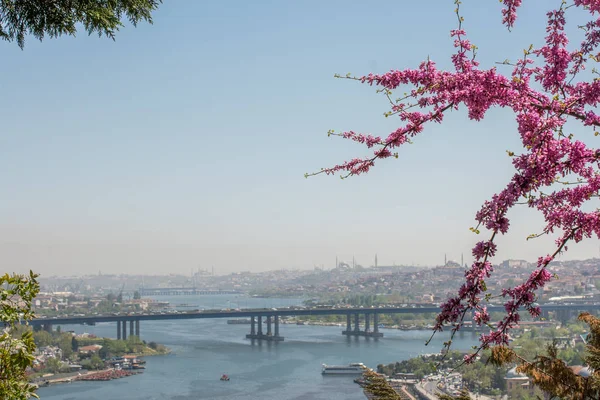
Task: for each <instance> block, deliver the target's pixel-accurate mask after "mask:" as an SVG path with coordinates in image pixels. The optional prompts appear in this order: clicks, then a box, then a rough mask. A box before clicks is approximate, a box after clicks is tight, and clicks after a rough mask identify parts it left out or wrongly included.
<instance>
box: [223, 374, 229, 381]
mask: <svg viewBox="0 0 600 400" xmlns="http://www.w3.org/2000/svg"><path fill="white" fill-rule="evenodd" d="M221 380H222V381H228V380H229V377H228V376H227V375H226V374H223V375H221Z"/></svg>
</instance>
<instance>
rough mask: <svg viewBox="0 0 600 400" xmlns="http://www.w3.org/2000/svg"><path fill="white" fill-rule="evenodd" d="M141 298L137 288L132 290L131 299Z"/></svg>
mask: <svg viewBox="0 0 600 400" xmlns="http://www.w3.org/2000/svg"><path fill="white" fill-rule="evenodd" d="M141 298H142V295H141V294H140V292H138V291H137V290H136V291H135V292H133V299H134V300H139V299H141Z"/></svg>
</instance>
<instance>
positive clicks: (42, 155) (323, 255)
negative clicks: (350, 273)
mask: <svg viewBox="0 0 600 400" xmlns="http://www.w3.org/2000/svg"><path fill="white" fill-rule="evenodd" d="M464 3H465V7H464V17H465V20H466V21H467V22H466V24H465V29H467V30H468V31H469V33H470V35H471V37H473V38H477V41H478V42H477V45H478V46H479V47H480V48H481V49H482V50H481V51H480V53H479V56H478V57H479V59H480V61H481V62H482V65H484V66H490V65H492V64H493V63H494V62H496V61H502V60H504V59H506V58H513V59H514V58H515V57H518V56H519V55H520V54H519V53H515V52H514V49H515V48H522V47H527V46H528V45H529V43H531V41H532V40H534V39H535V40H537V39H538V38H540V37H542V36H543V29H544V25H543V22H544V15H543V13H540V12H534V11H536V10H537V9H538V8H539V7H540V6H541V5H545V4H546V3H545V2H543V1H541V0H538V1H531V2H526V3H525V4H524V6H523V8H522V10H521V15H522V18H523V20H524V21H525V20H526V21H527V23H522V24H519V25H517V26H516V27H515V29H514V30H513V32H512V33H509V32H507V31H506V29H505V28H504V27H503V26H502V25H501V24H500V23H499V21H498V23H497V24H490V23H489V18H480V17H478V16H482V15H486V13H489V14H490V15H491V17H490V18H496V19H498V20H499V18H500V17H499V16H500V11H499V9H500V7H501V4H498V3H497V2H496V4H495V3H494V2H485V4H484V3H483V2H477V1H473V0H471V1H464ZM442 4H443V5H442ZM399 7H400V6H399V3H398V2H397V1H391V0H390V1H378V2H375V3H372V4H370V6H369V7H362V6H361V7H358V6H348V4H347V2H345V1H327V2H319V1H305V2H302V3H301V4H300V3H294V2H270V1H258V2H252V4H250V3H248V4H247V5H242V6H240V3H239V2H235V3H234V2H213V3H210V2H186V6H185V7H181V6H180V5H179V3H177V2H165V4H163V5H162V6H161V7H160V8H159V9H158V11H156V13H155V14H154V25H153V26H149V25H145V24H142V25H140V26H138V27H137V28H135V29H134V28H132V27H130V26H126V27H125V28H124V29H122V30H121V32H120V33H119V35H118V37H117V40H116V41H115V42H112V41H108V40H105V39H99V38H97V37H96V36H92V37H87V36H85V34H83V33H81V34H80V36H79V37H77V38H60V39H56V40H46V41H45V42H44V43H43V44H40V43H39V42H37V41H36V40H35V39H33V38H28V39H27V43H26V48H25V50H24V51H21V50H19V49H18V47H17V46H15V45H14V44H10V43H4V42H3V43H2V44H1V45H2V46H3V51H4V52H5V57H4V59H3V63H2V65H1V66H0V71H1V73H2V74H3V76H5V77H8V79H4V80H3V81H2V91H3V93H4V94H5V95H4V96H2V97H1V98H0V110H2V111H1V114H0V116H1V118H2V124H3V129H2V132H1V133H0V171H1V172H0V185H1V186H2V187H3V188H4V196H3V199H2V201H0V220H1V221H2V222H1V223H0V252H1V253H2V255H3V263H4V265H6V267H7V270H11V271H15V272H24V271H27V270H29V269H33V270H35V271H36V272H40V273H42V274H43V275H54V274H57V275H61V274H63V275H71V274H88V273H97V272H98V271H99V270H100V271H102V272H103V273H132V274H133V273H149V274H159V273H171V272H173V273H175V272H177V273H187V272H189V271H190V269H191V268H198V267H200V268H206V269H210V268H212V267H213V266H214V269H215V273H217V274H222V273H229V272H233V271H240V270H251V271H263V270H270V269H279V268H298V269H307V268H313V266H315V265H318V266H324V267H326V268H331V267H333V266H334V262H335V258H336V256H337V257H339V259H340V260H345V261H346V262H351V260H352V257H353V256H354V257H355V258H356V260H357V262H358V263H360V264H362V265H365V266H368V265H372V263H373V262H374V257H375V254H378V262H379V264H380V265H386V264H387V265H391V264H397V265H400V264H404V265H440V264H442V262H443V260H444V254H447V255H448V258H449V259H454V260H460V258H461V254H464V257H465V262H470V260H471V258H470V253H471V252H470V249H471V247H472V245H473V244H474V243H475V242H476V241H477V240H479V237H478V236H476V235H474V234H473V233H471V232H470V231H469V227H471V226H473V225H474V215H475V212H476V211H477V210H478V209H479V207H480V205H481V204H482V203H483V201H485V200H486V199H488V198H489V197H490V196H492V194H493V193H495V192H497V191H499V190H500V189H501V188H502V187H503V186H504V184H505V183H506V182H507V181H508V180H509V179H510V177H511V176H512V174H513V168H512V165H511V159H510V158H509V157H508V156H507V154H506V153H505V152H504V149H506V150H512V151H515V152H518V151H519V149H520V147H519V146H520V144H519V137H518V134H517V133H516V130H515V123H514V118H513V117H512V116H511V115H510V114H508V113H504V112H502V111H500V110H493V111H491V112H490V113H489V115H488V116H487V118H486V119H485V120H484V121H482V122H478V123H475V122H468V121H467V119H466V118H465V113H464V110H463V111H459V112H455V113H452V114H449V115H448V116H447V119H446V120H445V123H444V124H443V126H428V127H427V129H426V131H425V133H424V134H423V135H422V136H420V137H419V138H417V139H416V140H415V143H414V145H412V146H411V147H410V149H401V150H400V151H399V158H398V160H387V161H384V162H379V163H378V164H377V166H376V168H375V169H373V170H372V172H370V173H369V174H368V175H366V176H360V177H353V178H351V179H346V180H341V179H340V178H339V177H326V176H318V177H313V178H310V179H304V177H303V174H304V173H305V172H313V171H318V170H319V169H320V168H321V167H325V166H331V165H334V164H335V163H338V162H342V161H344V160H348V159H351V158H354V157H355V156H359V155H364V154H367V153H366V151H365V149H364V148H362V147H361V146H358V145H354V144H353V143H350V142H347V141H344V140H342V139H339V138H327V131H328V130H329V129H335V130H336V131H342V130H354V131H357V132H365V133H373V134H377V135H387V133H389V132H390V131H391V130H393V129H395V128H397V127H398V126H399V125H400V121H398V119H397V118H393V117H392V118H388V119H385V118H383V112H385V111H386V110H387V104H386V101H385V99H384V98H383V97H382V96H381V95H377V94H376V93H375V89H374V88H371V87H368V86H366V85H361V84H359V83H356V82H353V81H344V80H339V79H334V78H333V75H334V73H340V74H342V75H345V74H346V73H347V72H352V73H353V74H356V75H363V74H368V73H369V72H377V73H381V72H385V71H387V70H390V69H401V68H405V67H408V66H413V67H416V66H417V65H418V63H419V62H420V61H421V60H424V59H426V58H427V56H428V55H429V54H433V55H435V59H434V61H436V62H437V63H438V66H440V67H448V66H449V63H450V58H449V55H450V54H451V53H452V51H453V48H452V40H451V39H450V37H449V36H448V31H449V30H450V29H453V28H454V27H455V25H456V21H455V20H454V19H452V18H450V17H449V16H452V9H453V7H454V6H453V4H452V2H444V3H440V6H439V7H438V8H437V9H435V8H432V7H431V4H430V3H428V2H411V3H402V5H401V7H400V8H401V9H402V10H404V11H405V12H406V14H407V15H410V17H406V18H403V17H402V13H398V12H393V13H391V12H390V13H388V12H386V10H390V9H394V10H397V9H398V8H399ZM336 21H338V23H336ZM339 21H344V22H343V23H339ZM424 21H427V25H428V27H429V28H428V30H427V31H426V33H425V34H424V35H423V32H424V30H423V29H422V26H423V23H424ZM417 31H418V32H419V35H420V37H419V40H414V41H413V40H412V39H411V38H413V36H412V35H413V32H417ZM439 38H445V40H439ZM40 66H42V67H41V68H40ZM499 68H502V67H499ZM24 82H26V83H24ZM408 150H410V151H408ZM523 207H524V206H523ZM510 216H511V217H512V219H511V224H512V226H513V228H512V229H511V234H510V235H509V236H507V237H506V238H501V239H500V240H499V241H498V243H499V252H498V256H497V258H496V259H495V260H494V261H498V262H500V261H501V260H503V259H506V258H517V259H527V260H529V261H534V260H535V259H536V258H537V257H538V256H540V255H545V254H547V253H548V252H551V251H552V249H553V244H552V243H553V238H552V237H549V238H540V239H536V240H533V241H527V242H526V241H525V238H526V237H527V236H528V235H529V234H531V233H538V232H539V231H541V228H542V219H541V218H540V217H539V216H538V215H537V214H535V213H533V212H531V211H529V210H527V209H526V208H522V209H519V210H518V211H517V212H514V213H512V214H511V215H510ZM532 227H536V228H535V229H537V231H536V230H532V229H533V228H532ZM482 235H485V232H482ZM598 250H599V249H598V245H597V243H596V242H592V241H587V242H584V243H583V244H582V245H571V246H570V250H569V251H568V252H567V253H566V254H565V255H564V256H563V258H562V259H573V258H575V259H584V258H591V257H594V256H597V255H598Z"/></svg>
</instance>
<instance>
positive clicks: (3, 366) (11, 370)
mask: <svg viewBox="0 0 600 400" xmlns="http://www.w3.org/2000/svg"><path fill="white" fill-rule="evenodd" d="M39 291H40V289H39V284H38V282H37V275H36V274H34V273H33V272H30V273H29V275H17V274H14V275H9V274H4V275H3V276H1V277H0V300H1V301H0V320H1V321H2V323H3V324H4V325H5V327H6V328H5V329H4V331H3V332H2V335H0V398H2V399H15V400H21V399H28V398H30V397H31V396H34V395H35V394H34V391H35V387H34V386H32V385H30V384H29V382H27V377H26V375H25V370H26V369H27V367H29V366H30V365H32V362H33V359H34V357H33V352H34V351H35V342H34V340H33V332H32V331H31V330H30V329H20V330H19V329H18V325H20V324H21V322H26V321H29V320H30V319H32V318H33V317H34V314H33V310H32V308H31V304H32V301H33V299H34V297H35V296H36V295H37V294H38V293H39Z"/></svg>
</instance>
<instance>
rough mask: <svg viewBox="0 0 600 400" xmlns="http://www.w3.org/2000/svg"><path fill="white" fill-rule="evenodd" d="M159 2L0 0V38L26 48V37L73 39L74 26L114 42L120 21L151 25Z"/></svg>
mask: <svg viewBox="0 0 600 400" xmlns="http://www.w3.org/2000/svg"><path fill="white" fill-rule="evenodd" d="M161 2H162V0H110V1H107V0H77V1H73V0H52V1H48V0H2V1H0V38H2V39H4V40H7V41H10V42H12V41H16V42H17V44H18V45H19V47H21V48H23V46H24V45H25V36H26V35H33V36H34V37H35V38H36V39H38V40H40V41H41V40H43V39H44V37H46V36H49V37H51V38H56V37H59V36H62V35H71V36H75V34H76V33H77V25H78V24H81V25H83V27H84V29H85V30H86V31H87V33H88V34H92V33H98V35H99V36H103V35H104V36H107V37H109V38H111V39H113V40H114V37H115V33H116V32H117V31H118V30H119V28H120V27H122V26H123V23H122V22H121V20H122V18H127V20H129V22H130V23H131V24H133V25H134V26H135V25H137V23H138V22H140V21H147V22H149V23H152V14H151V13H152V11H154V10H155V9H156V8H157V7H158V5H159V4H160V3H161Z"/></svg>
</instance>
